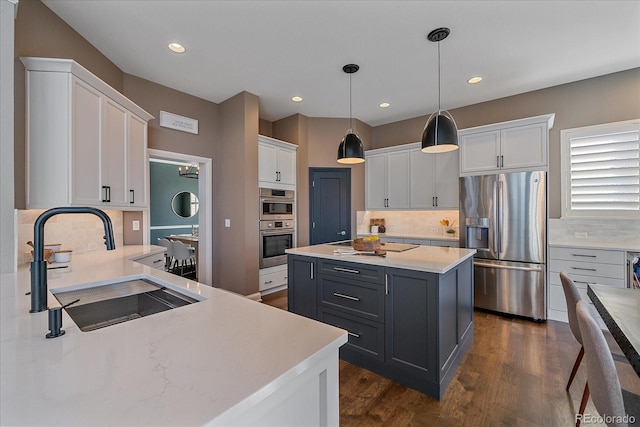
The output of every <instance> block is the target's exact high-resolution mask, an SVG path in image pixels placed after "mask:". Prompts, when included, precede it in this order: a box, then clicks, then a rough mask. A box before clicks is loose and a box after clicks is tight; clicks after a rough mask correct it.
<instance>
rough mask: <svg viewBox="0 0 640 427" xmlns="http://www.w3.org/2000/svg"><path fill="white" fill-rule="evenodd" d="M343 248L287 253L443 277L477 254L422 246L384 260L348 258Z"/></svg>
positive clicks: (388, 255)
mask: <svg viewBox="0 0 640 427" xmlns="http://www.w3.org/2000/svg"><path fill="white" fill-rule="evenodd" d="M340 248H342V249H345V247H344V246H336V245H331V244H321V245H313V246H303V247H299V248H292V249H287V250H286V253H288V254H291V255H303V256H310V257H317V258H327V259H335V260H342V261H349V262H356V263H361V264H372V265H379V266H384V267H394V268H403V269H407V270H417V271H425V272H429V273H439V274H444V273H446V272H447V271H449V270H451V269H452V268H454V267H455V266H457V265H458V264H460V263H461V262H463V261H464V260H466V259H468V258H471V257H473V255H474V254H475V253H476V250H475V249H464V248H449V247H440V246H418V247H416V248H414V249H409V250H406V251H404V252H391V251H387V252H386V256H384V257H381V256H371V255H344V254H339V253H335V252H334V251H335V250H336V249H340ZM347 249H348V247H347Z"/></svg>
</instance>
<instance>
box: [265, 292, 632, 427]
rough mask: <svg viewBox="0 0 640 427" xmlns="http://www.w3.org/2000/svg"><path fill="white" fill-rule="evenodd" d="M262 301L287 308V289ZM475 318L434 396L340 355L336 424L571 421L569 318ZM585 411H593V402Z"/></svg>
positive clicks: (625, 379) (574, 401)
mask: <svg viewBox="0 0 640 427" xmlns="http://www.w3.org/2000/svg"><path fill="white" fill-rule="evenodd" d="M263 302H264V303H266V304H269V305H272V306H274V307H278V308H281V309H285V310H286V307H287V297H286V291H283V292H279V293H276V294H272V295H270V296H268V297H265V298H263ZM474 320H475V331H474V332H475V337H474V340H473V344H472V345H471V347H470V349H469V352H468V353H467V354H466V356H465V357H464V359H463V360H462V362H461V364H460V367H459V369H458V371H457V372H456V374H455V376H454V377H453V380H452V381H451V383H450V385H449V387H448V389H447V391H446V393H445V395H444V397H443V398H442V400H440V401H438V400H435V399H433V398H431V397H429V396H426V395H424V394H422V393H420V392H417V391H415V390H412V389H410V388H408V387H405V386H402V385H400V384H397V383H395V382H393V381H390V380H387V379H385V378H383V377H380V376H379V375H376V374H374V373H372V372H370V371H367V370H365V369H362V368H359V367H357V366H355V365H352V364H350V363H347V362H344V361H342V360H341V361H340V425H341V426H545V427H547V426H571V425H575V421H574V414H575V412H576V411H577V408H578V407H579V405H580V398H581V396H582V390H583V388H584V384H585V381H586V369H585V367H586V365H584V366H582V367H581V368H580V369H579V370H578V374H577V375H576V379H575V380H574V383H573V384H572V386H571V390H570V392H569V393H567V392H566V391H565V389H564V388H565V385H566V381H567V379H568V376H569V373H570V372H571V367H572V366H573V362H574V360H575V358H576V356H577V354H578V351H579V349H580V346H579V344H578V343H577V342H576V341H575V340H574V339H573V336H572V335H571V331H570V330H569V326H568V324H566V323H562V322H555V321H547V322H546V323H535V322H531V321H528V320H522V319H513V318H507V317H503V316H498V315H495V314H491V313H486V312H482V311H476V312H475V319H474ZM609 341H610V346H611V347H612V352H613V353H614V360H615V361H616V368H617V369H618V376H619V378H620V384H621V386H622V388H623V390H626V391H628V392H631V393H633V394H635V395H640V378H638V376H637V375H636V373H635V371H634V370H633V369H632V368H631V365H629V363H628V362H626V359H625V358H624V356H621V355H622V352H621V351H620V349H619V348H617V346H616V345H615V342H613V339H612V338H610V337H609ZM583 363H584V361H583ZM585 413H588V414H594V415H596V414H597V411H596V410H595V407H594V406H593V403H592V402H591V401H589V403H588V405H587V408H586V411H585ZM639 422H640V421H636V423H639ZM591 425H595V424H591Z"/></svg>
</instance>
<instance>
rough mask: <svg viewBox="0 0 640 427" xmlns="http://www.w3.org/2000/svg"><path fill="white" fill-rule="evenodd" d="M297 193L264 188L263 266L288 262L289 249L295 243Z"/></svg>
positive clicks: (261, 266) (261, 201) (262, 211)
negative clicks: (287, 252) (287, 251)
mask: <svg viewBox="0 0 640 427" xmlns="http://www.w3.org/2000/svg"><path fill="white" fill-rule="evenodd" d="M294 212H295V193H294V192H293V190H276V189H272V188H261V189H260V268H267V267H273V266H274V265H281V264H286V263H287V254H286V253H285V251H286V250H287V249H289V248H293V247H294V246H295V243H296V242H295V235H296V233H295V214H294Z"/></svg>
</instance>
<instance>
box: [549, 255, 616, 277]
mask: <svg viewBox="0 0 640 427" xmlns="http://www.w3.org/2000/svg"><path fill="white" fill-rule="evenodd" d="M549 271H551V272H555V273H559V272H561V271H564V272H566V273H567V274H568V275H569V277H573V275H574V274H578V275H582V276H593V277H610V278H612V279H622V280H624V265H622V264H620V265H616V264H601V263H597V262H583V261H569V260H562V259H552V260H551V261H550V262H549Z"/></svg>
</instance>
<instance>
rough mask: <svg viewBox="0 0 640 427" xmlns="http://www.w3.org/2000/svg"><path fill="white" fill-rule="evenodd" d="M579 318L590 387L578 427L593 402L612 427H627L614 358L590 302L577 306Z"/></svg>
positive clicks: (580, 302)
mask: <svg viewBox="0 0 640 427" xmlns="http://www.w3.org/2000/svg"><path fill="white" fill-rule="evenodd" d="M576 317H577V320H578V324H579V327H580V333H581V337H582V345H583V348H584V355H585V359H586V361H587V385H586V386H585V388H584V393H583V395H582V401H581V402H580V409H579V412H578V416H577V417H576V426H579V425H580V421H581V419H582V415H583V414H584V409H585V407H586V406H587V401H588V400H589V394H591V400H592V401H593V404H594V405H595V407H596V409H597V410H598V412H599V413H600V416H601V417H603V418H604V417H611V420H612V422H611V423H607V425H608V426H617V427H626V426H628V423H627V422H625V419H626V418H625V415H626V412H625V408H624V400H623V397H622V389H621V388H620V379H619V378H618V372H617V371H616V365H615V363H614V361H613V356H612V355H611V351H610V349H609V345H608V344H607V340H606V338H605V337H604V334H603V333H602V329H600V326H599V325H598V322H597V321H596V320H595V319H594V318H593V314H592V312H591V309H590V307H589V303H588V302H587V301H584V300H581V301H578V303H577V304H576Z"/></svg>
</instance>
